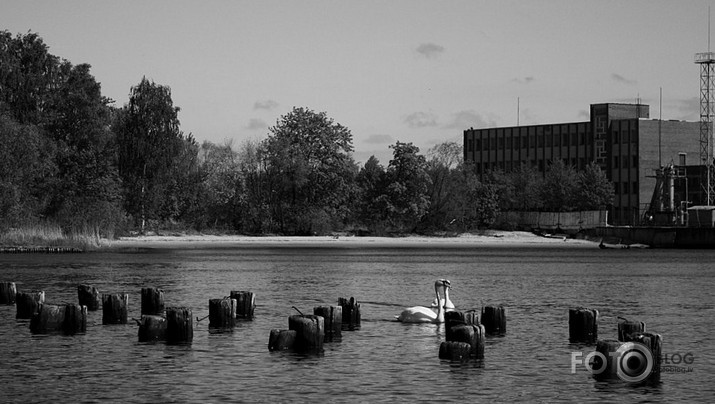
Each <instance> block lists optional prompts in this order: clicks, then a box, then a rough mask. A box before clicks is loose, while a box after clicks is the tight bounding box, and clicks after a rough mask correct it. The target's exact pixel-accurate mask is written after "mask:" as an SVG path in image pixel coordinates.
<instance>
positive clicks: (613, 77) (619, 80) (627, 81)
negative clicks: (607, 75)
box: [611, 73, 638, 85]
mask: <svg viewBox="0 0 715 404" xmlns="http://www.w3.org/2000/svg"><path fill="white" fill-rule="evenodd" d="M611 80H613V81H615V82H617V83H621V84H629V85H632V84H637V83H638V81H636V80H631V79H627V78H625V77H623V76H621V75H620V74H617V73H611Z"/></svg>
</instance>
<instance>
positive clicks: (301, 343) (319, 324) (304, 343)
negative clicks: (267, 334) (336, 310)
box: [288, 315, 325, 352]
mask: <svg viewBox="0 0 715 404" xmlns="http://www.w3.org/2000/svg"><path fill="white" fill-rule="evenodd" d="M288 328H289V329H290V330H295V332H296V336H295V345H294V347H295V349H296V350H298V351H317V352H320V351H322V350H323V340H324V335H325V332H324V329H325V320H324V319H323V317H322V316H314V315H313V316H310V315H294V316H290V317H288Z"/></svg>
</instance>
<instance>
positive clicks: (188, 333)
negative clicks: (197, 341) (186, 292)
mask: <svg viewBox="0 0 715 404" xmlns="http://www.w3.org/2000/svg"><path fill="white" fill-rule="evenodd" d="M191 316H192V313H191V309H189V308H186V307H167V308H166V343H167V344H187V345H190V344H191V342H192V341H193V339H194V320H193V317H191Z"/></svg>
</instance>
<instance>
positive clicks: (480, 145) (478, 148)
mask: <svg viewBox="0 0 715 404" xmlns="http://www.w3.org/2000/svg"><path fill="white" fill-rule="evenodd" d="M476 143H477V146H476V149H477V151H482V139H477V141H476Z"/></svg>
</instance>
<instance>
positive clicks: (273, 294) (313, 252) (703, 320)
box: [0, 244, 715, 402]
mask: <svg viewBox="0 0 715 404" xmlns="http://www.w3.org/2000/svg"><path fill="white" fill-rule="evenodd" d="M713 263H715V252H711V251H690V250H679V251H672V250H599V249H597V248H589V247H580V246H579V247H570V248H562V247H556V246H554V245H552V244H549V245H545V246H542V245H538V246H525V247H474V246H462V245H460V246H454V247H450V246H439V247H435V246H430V247H426V246H419V247H404V246H390V245H388V246H385V245H380V246H370V247H364V246H361V247H357V246H356V247H347V248H346V247H335V246H322V247H316V246H298V247H294V246H291V247H278V246H276V245H270V244H265V245H251V246H239V245H235V246H223V247H221V248H207V247H205V246H199V247H193V248H192V247H182V248H179V249H170V248H146V249H134V250H131V251H106V252H95V253H86V254H79V255H11V256H0V280H1V281H14V282H16V283H17V285H18V289H19V290H44V291H45V292H46V295H47V301H48V302H76V300H77V295H76V293H77V292H76V286H77V284H79V283H88V284H92V285H94V286H96V287H98V288H99V289H100V290H101V291H102V292H106V293H116V292H126V293H128V294H129V295H130V297H129V301H130V309H129V310H130V313H129V317H135V318H138V317H139V303H140V289H141V287H146V286H156V287H161V288H163V289H164V290H165V293H166V303H167V305H174V306H188V307H191V308H192V309H193V315H194V317H199V318H202V317H204V316H206V315H207V314H208V299H211V298H218V297H223V296H226V295H228V293H229V292H230V291H231V290H251V291H253V292H254V293H256V296H257V308H256V319H255V320H254V321H252V322H241V323H240V324H239V325H238V326H237V327H236V329H234V331H233V332H230V333H209V331H208V324H207V323H206V322H201V323H198V324H195V330H194V341H193V343H192V344H191V345H190V346H167V345H164V344H161V343H159V344H142V343H138V342H137V326H136V325H135V324H127V325H120V326H103V325H101V312H91V313H90V314H89V319H88V323H89V324H88V329H87V332H86V334H83V335H77V336H71V337H66V336H59V335H51V336H33V335H31V334H30V333H29V328H28V323H27V322H26V321H17V320H15V318H14V314H15V309H14V307H12V306H0V340H2V341H3V351H4V353H3V354H1V357H2V363H3V365H2V371H0V391H2V393H3V394H2V396H3V397H4V399H3V401H9V402H36V401H56V402H78V401H106V400H109V401H113V402H115V401H121V402H167V401H178V402H196V401H211V402H215V401H245V402H248V401H279V402H284V401H304V402H307V401H310V402H315V401H317V400H328V401H331V402H333V401H339V402H340V401H362V402H375V401H399V402H414V401H436V400H452V401H457V400H466V401H468V402H476V401H484V402H488V401H529V402H531V401H549V402H554V401H561V402H574V401H592V402H596V401H598V402H603V401H621V400H623V401H626V400H628V401H633V400H638V401H652V402H673V401H690V402H692V401H699V402H710V401H712V399H713V398H714V397H715V388H714V387H713V385H712V383H711V379H712V377H711V376H712V374H713V373H715V354H713V352H714V349H713V348H715V343H714V342H713V341H712V338H711V335H712V331H713V328H714V327H713V320H712V319H713V318H715V316H714V314H715V269H714V268H715V265H713ZM442 277H445V278H449V279H450V280H451V282H452V284H453V286H454V289H453V291H452V298H453V300H454V302H455V304H456V305H457V307H458V308H459V309H470V308H480V307H482V306H483V305H487V304H504V305H506V306H507V310H508V324H507V335H506V336H504V337H494V338H491V337H490V338H489V339H488V340H487V347H486V352H485V360H484V363H482V364H480V365H476V364H466V365H460V364H452V363H449V362H445V361H441V360H439V359H438V358H437V352H438V349H439V344H440V342H441V341H443V340H444V327H443V326H437V325H411V324H401V323H397V322H395V321H394V320H393V319H394V315H396V314H398V313H399V312H400V311H401V309H402V308H403V307H406V306H412V305H429V303H430V301H431V299H432V297H433V296H432V294H433V291H432V290H431V285H432V283H433V281H434V279H436V278H442ZM350 296H355V297H356V298H357V299H358V300H359V301H361V302H362V313H363V314H362V317H363V324H362V328H361V329H360V330H358V331H354V332H344V333H343V338H342V341H340V342H337V343H329V344H326V345H325V352H324V353H323V354H322V355H317V356H310V355H309V356H305V355H296V354H290V353H285V352H269V351H268V349H267V343H268V335H269V332H270V330H271V329H273V328H281V329H286V328H288V324H287V323H288V322H287V317H288V316H289V315H291V314H294V313H295V312H294V311H293V310H292V309H291V306H293V305H295V306H297V307H299V308H300V309H301V310H302V311H303V312H311V311H312V307H314V306H318V305H334V304H336V303H337V299H338V297H350ZM576 306H587V307H592V308H596V309H599V310H600V312H601V322H600V324H599V335H600V336H601V338H615V337H616V321H617V317H618V316H621V317H627V318H629V319H634V320H639V321H644V322H646V324H647V328H648V330H649V331H652V332H657V333H660V334H661V335H662V336H663V340H664V345H663V349H664V352H670V353H680V354H684V353H687V352H690V353H692V356H693V358H694V362H693V364H692V365H691V367H692V372H689V373H664V374H663V375H662V377H661V378H662V383H661V384H660V385H657V386H649V387H646V386H644V387H634V386H628V385H623V384H620V383H606V382H596V381H595V380H594V379H593V378H592V377H591V376H590V374H588V372H587V371H586V370H585V368H583V367H582V366H578V367H576V373H575V374H572V373H571V357H572V356H571V354H572V352H574V351H579V350H583V352H584V353H587V352H590V351H591V350H593V348H592V347H588V346H585V347H584V346H581V345H575V344H569V343H568V309H569V308H571V307H576Z"/></svg>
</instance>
